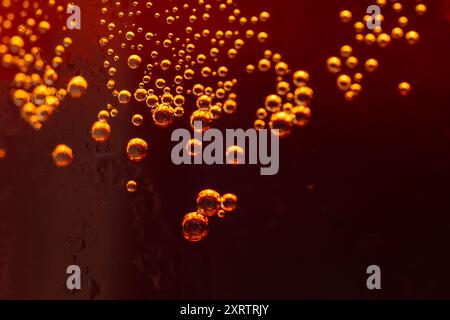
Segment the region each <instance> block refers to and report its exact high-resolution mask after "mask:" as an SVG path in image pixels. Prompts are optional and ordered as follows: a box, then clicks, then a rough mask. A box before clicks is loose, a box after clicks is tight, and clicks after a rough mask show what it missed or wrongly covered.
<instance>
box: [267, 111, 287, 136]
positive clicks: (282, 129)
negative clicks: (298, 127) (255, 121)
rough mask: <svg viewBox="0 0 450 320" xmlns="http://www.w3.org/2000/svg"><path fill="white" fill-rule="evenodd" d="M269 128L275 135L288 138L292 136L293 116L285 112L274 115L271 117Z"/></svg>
mask: <svg viewBox="0 0 450 320" xmlns="http://www.w3.org/2000/svg"><path fill="white" fill-rule="evenodd" d="M269 127H270V129H272V130H277V131H273V133H274V134H276V135H278V136H279V137H280V138H286V137H287V136H289V135H290V134H291V130H292V116H291V115H290V114H288V113H287V112H285V111H280V112H277V113H274V114H272V115H271V117H270V121H269Z"/></svg>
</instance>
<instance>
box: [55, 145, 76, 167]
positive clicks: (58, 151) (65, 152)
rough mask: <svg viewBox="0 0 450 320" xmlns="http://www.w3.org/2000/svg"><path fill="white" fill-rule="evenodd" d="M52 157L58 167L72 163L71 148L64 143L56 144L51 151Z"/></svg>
mask: <svg viewBox="0 0 450 320" xmlns="http://www.w3.org/2000/svg"><path fill="white" fill-rule="evenodd" d="M52 158H53V161H54V162H55V165H56V166H57V167H58V168H63V167H67V166H69V165H70V164H71V163H72V160H73V152H72V149H71V148H70V147H68V146H66V145H64V144H60V145H57V146H56V147H55V149H54V150H53V152H52Z"/></svg>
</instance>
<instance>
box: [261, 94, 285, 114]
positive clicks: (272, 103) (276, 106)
mask: <svg viewBox="0 0 450 320" xmlns="http://www.w3.org/2000/svg"><path fill="white" fill-rule="evenodd" d="M282 103H283V100H282V99H281V97H280V96H278V95H276V94H271V95H269V96H267V97H266V101H265V103H264V106H265V108H266V109H267V111H269V112H278V111H280V109H281V104H282Z"/></svg>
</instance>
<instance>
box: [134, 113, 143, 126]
mask: <svg viewBox="0 0 450 320" xmlns="http://www.w3.org/2000/svg"><path fill="white" fill-rule="evenodd" d="M131 123H133V125H134V126H136V127H139V126H141V125H142V124H143V123H144V117H143V116H142V115H140V114H135V115H133V117H132V118H131Z"/></svg>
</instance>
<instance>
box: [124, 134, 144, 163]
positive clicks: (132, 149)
mask: <svg viewBox="0 0 450 320" xmlns="http://www.w3.org/2000/svg"><path fill="white" fill-rule="evenodd" d="M147 154H148V144H147V142H145V141H144V140H143V139H140V138H134V139H131V140H130V141H128V145H127V156H128V159H130V160H131V161H133V162H141V161H142V160H144V159H145V158H146V157H147Z"/></svg>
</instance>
